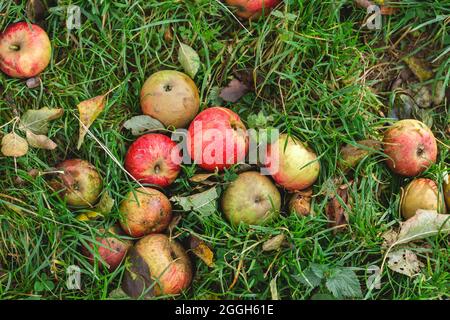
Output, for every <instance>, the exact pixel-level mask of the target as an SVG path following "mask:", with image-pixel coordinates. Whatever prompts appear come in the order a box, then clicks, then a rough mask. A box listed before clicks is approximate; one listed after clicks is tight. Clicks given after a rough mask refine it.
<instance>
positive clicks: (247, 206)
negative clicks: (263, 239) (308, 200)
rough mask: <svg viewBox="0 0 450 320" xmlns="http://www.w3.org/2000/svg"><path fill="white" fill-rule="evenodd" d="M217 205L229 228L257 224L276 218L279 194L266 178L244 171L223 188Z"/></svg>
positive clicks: (279, 205) (279, 203) (278, 207)
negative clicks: (219, 202)
mask: <svg viewBox="0 0 450 320" xmlns="http://www.w3.org/2000/svg"><path fill="white" fill-rule="evenodd" d="M221 205H222V210H223V213H224V215H225V217H226V218H227V219H228V221H230V222H231V224H232V225H238V224H239V223H241V222H242V223H244V224H248V225H261V224H265V223H268V222H270V221H272V220H273V219H275V218H276V217H278V216H279V214H280V208H281V195H280V192H279V191H278V189H277V187H276V186H275V184H274V183H273V182H272V181H271V180H270V178H268V177H267V176H263V175H261V174H260V173H259V172H256V171H247V172H244V173H241V174H239V176H238V178H237V179H236V180H234V181H233V182H232V183H231V184H230V185H229V186H228V187H227V188H226V190H225V192H224V194H223V196H222V200H221Z"/></svg>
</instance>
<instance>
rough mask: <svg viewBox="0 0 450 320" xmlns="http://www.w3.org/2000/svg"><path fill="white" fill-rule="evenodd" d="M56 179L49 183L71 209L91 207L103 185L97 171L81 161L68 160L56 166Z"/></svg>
mask: <svg viewBox="0 0 450 320" xmlns="http://www.w3.org/2000/svg"><path fill="white" fill-rule="evenodd" d="M56 170H57V171H59V173H58V178H57V179H55V180H53V181H52V182H51V185H52V187H53V188H54V189H56V190H57V191H61V192H62V194H63V196H64V199H65V201H66V202H67V204H68V205H69V206H72V207H93V206H94V204H95V203H96V202H97V200H98V197H99V195H100V193H101V191H102V188H103V183H102V178H101V176H100V174H99V173H98V171H97V169H96V168H95V167H94V166H93V165H92V164H90V163H89V162H87V161H85V160H81V159H69V160H65V161H63V162H61V163H60V164H58V165H57V166H56Z"/></svg>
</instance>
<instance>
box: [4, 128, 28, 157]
mask: <svg viewBox="0 0 450 320" xmlns="http://www.w3.org/2000/svg"><path fill="white" fill-rule="evenodd" d="M1 146H2V149H1V151H2V153H3V155H4V156H6V157H15V158H17V157H22V156H24V155H26V154H27V152H28V142H27V141H26V140H25V139H24V138H22V137H21V136H19V135H17V134H16V133H15V132H11V133H8V134H7V135H5V136H4V137H3V139H2V143H1Z"/></svg>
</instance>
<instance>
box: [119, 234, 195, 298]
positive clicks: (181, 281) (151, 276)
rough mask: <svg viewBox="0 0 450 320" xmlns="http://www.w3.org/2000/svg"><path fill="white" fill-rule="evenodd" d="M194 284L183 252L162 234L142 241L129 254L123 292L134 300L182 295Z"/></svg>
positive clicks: (189, 264)
mask: <svg viewBox="0 0 450 320" xmlns="http://www.w3.org/2000/svg"><path fill="white" fill-rule="evenodd" d="M191 281H192V265H191V261H190V260H189V257H188V255H187V254H186V251H185V250H184V248H183V247H182V246H181V244H179V243H178V242H177V241H176V240H174V239H171V238H169V237H168V236H166V235H163V234H151V235H148V236H146V237H144V238H142V239H140V240H139V241H138V242H137V243H136V244H135V246H134V247H133V248H131V250H130V251H129V253H128V257H127V270H126V271H125V274H124V277H123V282H122V289H123V290H124V292H125V293H126V294H128V295H129V296H131V297H133V298H138V297H141V296H145V297H149V296H150V297H152V296H161V295H170V294H172V295H173V294H179V293H181V292H182V291H183V290H185V289H187V288H188V287H189V285H190V283H191Z"/></svg>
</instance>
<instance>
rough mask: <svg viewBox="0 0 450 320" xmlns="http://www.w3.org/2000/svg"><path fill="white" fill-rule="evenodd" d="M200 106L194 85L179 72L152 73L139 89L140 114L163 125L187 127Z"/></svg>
mask: <svg viewBox="0 0 450 320" xmlns="http://www.w3.org/2000/svg"><path fill="white" fill-rule="evenodd" d="M199 107H200V98H199V95H198V88H197V86H196V85H195V83H194V81H192V79H191V78H189V77H188V76H187V75H185V74H184V73H181V72H178V71H174V70H163V71H159V72H156V73H154V74H152V75H151V76H150V77H149V78H148V79H147V80H146V81H145V83H144V86H143V87H142V90H141V108H142V112H143V113H144V114H146V115H149V116H151V117H153V118H155V119H157V120H159V121H161V122H162V123H163V124H164V125H165V126H174V127H175V128H185V127H187V126H188V124H189V123H190V122H191V121H192V119H193V118H194V117H195V115H196V114H197V112H198V109H199Z"/></svg>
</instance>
